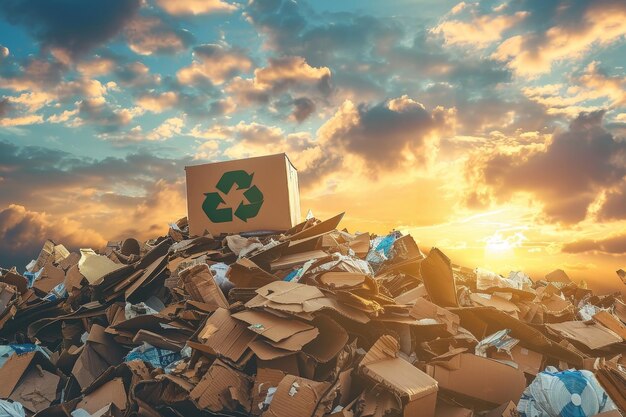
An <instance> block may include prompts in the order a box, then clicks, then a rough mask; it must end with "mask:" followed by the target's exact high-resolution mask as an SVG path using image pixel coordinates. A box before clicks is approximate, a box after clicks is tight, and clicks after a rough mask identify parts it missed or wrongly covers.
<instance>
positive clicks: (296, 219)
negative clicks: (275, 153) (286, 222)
mask: <svg viewBox="0 0 626 417" xmlns="http://www.w3.org/2000/svg"><path fill="white" fill-rule="evenodd" d="M279 155H284V156H285V163H286V165H287V170H286V172H287V178H286V180H287V189H288V190H289V212H290V214H291V223H292V224H298V223H300V221H301V220H300V218H301V216H302V213H301V211H300V199H299V198H295V196H297V195H298V196H299V195H300V184H299V182H298V169H297V168H296V167H295V165H294V164H293V163H292V162H291V159H289V156H287V154H286V153H282V154H279Z"/></svg>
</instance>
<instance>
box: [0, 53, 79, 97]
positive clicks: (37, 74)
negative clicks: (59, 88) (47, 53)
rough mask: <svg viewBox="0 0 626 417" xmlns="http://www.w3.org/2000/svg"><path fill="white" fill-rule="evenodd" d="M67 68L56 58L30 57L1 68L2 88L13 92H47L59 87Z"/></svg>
mask: <svg viewBox="0 0 626 417" xmlns="http://www.w3.org/2000/svg"><path fill="white" fill-rule="evenodd" d="M66 70H67V67H66V66H65V65H64V64H63V63H61V62H59V61H58V60H56V59H55V58H54V57H28V58H26V59H25V60H24V62H16V61H12V62H10V63H7V64H5V65H2V66H1V67H0V71H1V72H0V75H1V76H0V88H6V89H10V90H13V91H25V90H35V91H41V90H46V89H48V88H50V87H54V86H56V85H58V84H59V83H60V82H61V81H62V79H63V76H64V73H65V71H66Z"/></svg>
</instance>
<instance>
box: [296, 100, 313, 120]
mask: <svg viewBox="0 0 626 417" xmlns="http://www.w3.org/2000/svg"><path fill="white" fill-rule="evenodd" d="M314 111H315V102H314V101H313V100H311V99H310V98H308V97H298V98H296V99H294V100H293V113H291V117H292V118H293V119H295V120H296V121H297V122H298V123H302V122H303V121H305V120H306V119H307V118H308V117H309V116H310V115H311V114H313V112H314Z"/></svg>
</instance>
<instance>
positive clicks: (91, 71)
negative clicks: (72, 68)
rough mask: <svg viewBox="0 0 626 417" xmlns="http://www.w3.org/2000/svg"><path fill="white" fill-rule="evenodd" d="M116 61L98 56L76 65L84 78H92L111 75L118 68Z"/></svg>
mask: <svg viewBox="0 0 626 417" xmlns="http://www.w3.org/2000/svg"><path fill="white" fill-rule="evenodd" d="M117 64H118V63H117V62H116V60H115V59H113V58H111V57H107V56H99V55H96V56H94V57H93V58H90V59H88V60H83V61H80V62H78V63H77V64H76V70H77V71H78V72H80V73H81V74H82V75H83V76H85V77H88V78H91V77H98V76H101V75H106V74H109V73H111V72H112V71H113V70H114V69H115V68H116V67H117Z"/></svg>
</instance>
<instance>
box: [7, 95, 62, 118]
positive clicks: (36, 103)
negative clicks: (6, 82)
mask: <svg viewBox="0 0 626 417" xmlns="http://www.w3.org/2000/svg"><path fill="white" fill-rule="evenodd" d="M7 100H8V101H9V103H13V104H17V105H19V106H23V107H26V108H27V109H28V111H29V112H31V113H32V112H35V111H37V110H39V109H41V108H42V107H44V106H46V105H48V104H50V102H51V101H52V97H51V96H50V95H49V94H47V93H44V92H41V91H34V92H32V93H24V94H21V95H19V96H17V97H7Z"/></svg>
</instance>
